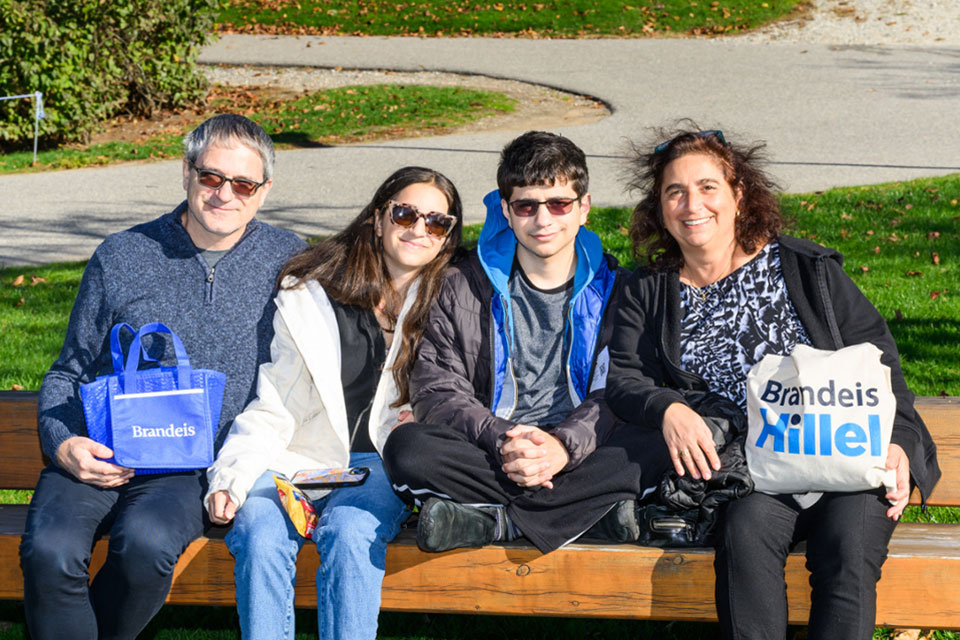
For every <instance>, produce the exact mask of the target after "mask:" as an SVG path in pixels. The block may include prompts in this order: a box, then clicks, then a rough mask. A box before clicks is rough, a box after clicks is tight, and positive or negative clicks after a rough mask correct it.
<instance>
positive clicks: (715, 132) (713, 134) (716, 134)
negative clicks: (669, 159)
mask: <svg viewBox="0 0 960 640" xmlns="http://www.w3.org/2000/svg"><path fill="white" fill-rule="evenodd" d="M687 135H693V136H696V137H697V138H717V140H719V141H720V144H722V145H723V146H727V141H726V140H725V139H724V137H723V131H721V130H720V129H709V130H707V131H697V132H696V133H693V134H681V135H679V136H677V137H676V138H670V139H669V140H667V141H666V142H661V143H660V144H658V145H657V146H656V147H654V149H653V152H654V153H660V152H662V151H666V150H667V149H669V148H670V145H672V144H673V143H674V142H676V141H677V140H678V139H679V138H683V137H685V136H687Z"/></svg>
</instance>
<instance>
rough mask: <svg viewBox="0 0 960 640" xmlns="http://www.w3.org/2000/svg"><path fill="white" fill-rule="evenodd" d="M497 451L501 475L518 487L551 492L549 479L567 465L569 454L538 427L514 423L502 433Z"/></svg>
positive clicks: (559, 443)
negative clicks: (540, 488) (502, 473)
mask: <svg viewBox="0 0 960 640" xmlns="http://www.w3.org/2000/svg"><path fill="white" fill-rule="evenodd" d="M504 435H506V436H507V439H506V441H505V442H504V443H503V447H501V448H500V459H501V460H502V461H503V466H502V467H501V469H503V471H504V473H506V474H507V477H508V478H510V479H511V480H513V481H514V482H516V483H517V484H518V485H520V486H521V487H545V488H547V489H553V476H555V475H556V474H558V473H560V471H561V470H562V469H563V468H564V467H565V466H567V463H568V462H570V454H569V453H567V449H566V448H565V447H564V446H563V443H561V442H560V441H559V440H558V439H557V438H556V437H555V436H553V435H551V434H549V433H547V432H546V431H544V430H543V429H540V428H539V427H531V426H529V425H525V424H518V425H517V426H515V427H513V428H512V429H510V430H509V431H507V432H506V434H504Z"/></svg>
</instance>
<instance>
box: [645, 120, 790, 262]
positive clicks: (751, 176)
mask: <svg viewBox="0 0 960 640" xmlns="http://www.w3.org/2000/svg"><path fill="white" fill-rule="evenodd" d="M683 125H685V126H681V127H678V128H677V129H675V130H673V131H666V130H664V129H657V130H656V132H655V135H656V140H666V142H663V143H661V144H658V145H656V146H654V145H653V144H649V145H641V144H638V143H631V154H630V155H631V158H630V165H629V174H630V175H629V187H630V189H631V190H636V191H640V192H641V193H643V194H644V196H643V199H642V200H640V202H639V203H637V206H636V207H634V209H633V217H632V219H631V221H630V240H631V242H632V243H633V255H634V258H635V259H636V261H637V263H638V264H640V263H642V262H643V261H646V262H648V263H649V264H650V265H651V266H652V267H653V268H655V269H658V270H671V269H679V268H680V267H682V266H683V253H682V252H681V250H680V245H679V244H677V241H676V240H674V239H673V236H671V235H670V233H669V232H668V231H667V229H666V227H665V226H664V224H663V210H662V208H661V204H660V192H661V190H662V189H663V174H664V171H665V170H666V168H667V165H668V164H670V163H671V162H673V161H674V160H676V159H677V158H680V157H682V156H685V155H687V154H690V153H701V154H704V155H707V156H710V157H712V158H713V159H714V160H716V162H717V164H719V165H720V167H721V168H722V170H723V175H724V178H726V180H727V183H728V184H729V185H730V188H731V189H733V190H734V192H737V190H739V191H740V193H741V195H742V197H741V201H740V215H739V216H738V217H737V219H736V228H735V231H734V233H735V237H736V240H737V244H738V245H740V248H741V249H742V250H743V251H744V252H745V253H747V254H752V253H753V252H754V251H756V249H757V247H758V245H762V244H764V243H766V242H770V241H771V240H774V239H776V238H777V237H778V236H779V235H780V230H781V229H782V228H783V227H784V224H785V220H784V217H783V215H782V214H781V212H780V200H779V198H778V197H777V195H776V192H777V191H778V190H779V189H778V187H777V185H776V184H775V183H774V182H773V181H772V180H771V179H770V177H769V176H767V175H766V173H764V172H763V171H762V170H761V169H760V168H759V165H760V164H762V163H763V162H764V161H765V156H764V154H763V150H764V149H765V148H766V144H765V143H762V142H760V143H754V144H752V145H749V146H741V145H738V144H733V143H730V142H727V141H726V140H725V139H724V137H723V133H722V132H721V131H720V130H719V129H714V130H708V131H704V130H702V129H701V128H699V127H698V126H696V123H693V122H691V121H684V122H683Z"/></svg>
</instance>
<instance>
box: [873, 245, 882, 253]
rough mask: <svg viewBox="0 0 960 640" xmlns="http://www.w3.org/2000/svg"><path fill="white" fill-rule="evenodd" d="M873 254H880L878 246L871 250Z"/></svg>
mask: <svg viewBox="0 0 960 640" xmlns="http://www.w3.org/2000/svg"><path fill="white" fill-rule="evenodd" d="M873 252H874V253H876V254H879V253H880V245H877V246H875V247H874V248H873Z"/></svg>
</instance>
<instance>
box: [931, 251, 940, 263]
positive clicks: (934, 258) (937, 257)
mask: <svg viewBox="0 0 960 640" xmlns="http://www.w3.org/2000/svg"><path fill="white" fill-rule="evenodd" d="M930 260H932V261H933V264H936V265H939V264H940V254H939V253H937V252H936V251H933V252H931V253H930Z"/></svg>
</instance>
